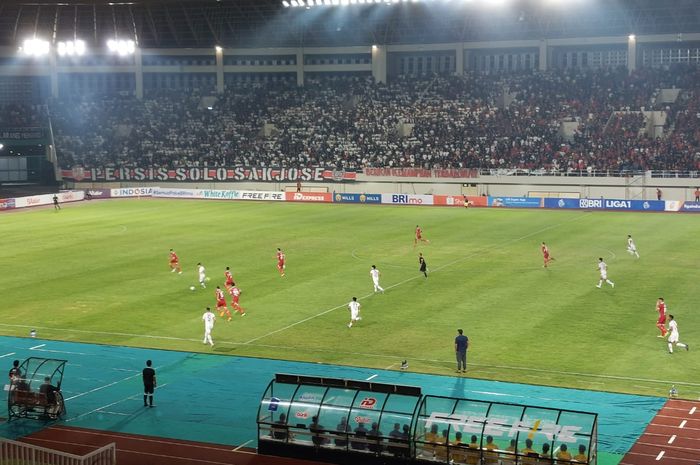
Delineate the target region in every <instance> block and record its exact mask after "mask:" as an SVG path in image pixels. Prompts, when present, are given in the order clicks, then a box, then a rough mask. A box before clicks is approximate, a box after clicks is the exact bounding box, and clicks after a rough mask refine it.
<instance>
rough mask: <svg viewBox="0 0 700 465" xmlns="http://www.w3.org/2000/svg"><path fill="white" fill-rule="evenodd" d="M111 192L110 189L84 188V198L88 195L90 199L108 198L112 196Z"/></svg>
mask: <svg viewBox="0 0 700 465" xmlns="http://www.w3.org/2000/svg"><path fill="white" fill-rule="evenodd" d="M111 194H112V189H98V188H93V189H85V198H88V197H90V198H92V199H108V198H110V197H111V196H112V195H111Z"/></svg>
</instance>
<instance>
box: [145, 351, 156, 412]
mask: <svg viewBox="0 0 700 465" xmlns="http://www.w3.org/2000/svg"><path fill="white" fill-rule="evenodd" d="M152 364H153V362H151V361H150V360H146V368H144V369H143V406H144V407H153V390H154V389H155V387H156V370H154V369H153V368H151V365H152Z"/></svg>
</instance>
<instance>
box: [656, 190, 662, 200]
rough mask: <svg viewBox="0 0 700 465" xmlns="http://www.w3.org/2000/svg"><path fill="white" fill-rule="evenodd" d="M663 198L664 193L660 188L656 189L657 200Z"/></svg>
mask: <svg viewBox="0 0 700 465" xmlns="http://www.w3.org/2000/svg"><path fill="white" fill-rule="evenodd" d="M662 197H663V192H662V191H661V189H659V188H658V187H657V188H656V200H661V199H662Z"/></svg>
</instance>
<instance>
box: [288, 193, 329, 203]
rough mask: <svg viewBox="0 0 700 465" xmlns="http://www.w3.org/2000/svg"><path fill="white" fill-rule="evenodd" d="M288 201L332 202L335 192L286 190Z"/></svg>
mask: <svg viewBox="0 0 700 465" xmlns="http://www.w3.org/2000/svg"><path fill="white" fill-rule="evenodd" d="M284 197H285V200H286V201H287V202H332V201H333V194H331V193H330V192H285V193H284Z"/></svg>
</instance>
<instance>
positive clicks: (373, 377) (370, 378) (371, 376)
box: [365, 374, 379, 381]
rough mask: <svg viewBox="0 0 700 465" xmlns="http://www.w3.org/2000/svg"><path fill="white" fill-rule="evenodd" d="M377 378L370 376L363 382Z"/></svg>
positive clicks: (375, 375)
mask: <svg viewBox="0 0 700 465" xmlns="http://www.w3.org/2000/svg"><path fill="white" fill-rule="evenodd" d="M377 376H379V375H377V374H374V375H372V376H370V377H369V378H367V379H366V380H365V381H369V380H371V379H374V378H376V377H377Z"/></svg>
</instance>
